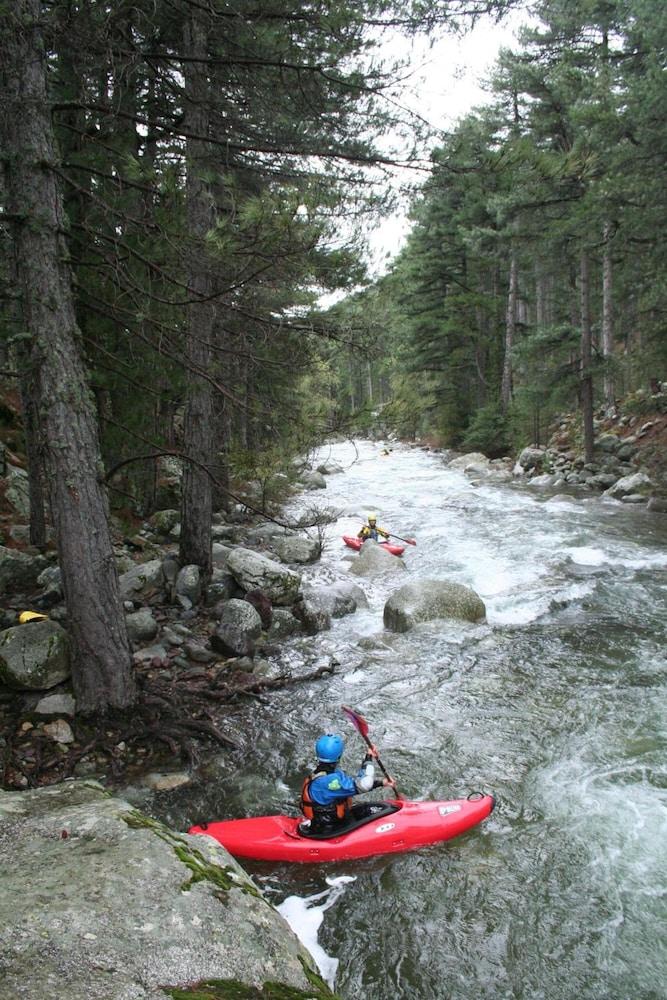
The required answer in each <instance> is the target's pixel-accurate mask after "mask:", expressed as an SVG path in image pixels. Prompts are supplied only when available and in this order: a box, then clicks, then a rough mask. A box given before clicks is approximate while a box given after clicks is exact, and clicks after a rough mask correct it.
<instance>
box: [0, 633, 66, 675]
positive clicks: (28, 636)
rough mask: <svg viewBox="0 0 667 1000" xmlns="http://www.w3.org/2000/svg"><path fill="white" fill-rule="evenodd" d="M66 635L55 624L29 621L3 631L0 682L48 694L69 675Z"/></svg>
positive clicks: (0, 653) (0, 647) (0, 649)
mask: <svg viewBox="0 0 667 1000" xmlns="http://www.w3.org/2000/svg"><path fill="white" fill-rule="evenodd" d="M69 656H70V650H69V641H68V637H67V632H65V630H64V628H63V627H62V626H61V625H59V624H58V622H53V621H43V622H29V623H28V624H27V625H17V626H16V627H15V628H8V629H6V630H5V631H4V632H0V683H2V684H6V685H7V687H10V688H14V689H16V690H20V691H23V690H27V691H45V690H48V689H49V688H52V687H55V685H56V684H60V683H61V682H62V681H64V680H66V679H67V678H68V677H69V675H70V659H69Z"/></svg>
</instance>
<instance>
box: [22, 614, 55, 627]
mask: <svg viewBox="0 0 667 1000" xmlns="http://www.w3.org/2000/svg"><path fill="white" fill-rule="evenodd" d="M48 617H49V616H48V615H42V614H40V613H39V611H22V612H21V614H20V615H19V621H20V623H21V625H25V624H26V623H27V622H45V621H47V620H48Z"/></svg>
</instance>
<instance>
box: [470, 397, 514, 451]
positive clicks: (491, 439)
mask: <svg viewBox="0 0 667 1000" xmlns="http://www.w3.org/2000/svg"><path fill="white" fill-rule="evenodd" d="M461 447H462V448H463V450H464V451H481V452H484V454H485V455H488V456H489V457H490V458H498V457H500V456H501V455H506V454H507V451H508V447H509V438H508V420H507V415H506V414H505V413H503V411H502V407H501V405H500V402H499V401H497V400H496V401H494V402H492V403H487V404H486V406H483V407H482V408H481V409H479V410H477V411H476V413H475V414H474V416H473V418H472V420H471V421H470V425H469V426H468V429H467V430H466V432H465V435H464V437H463V440H462V441H461Z"/></svg>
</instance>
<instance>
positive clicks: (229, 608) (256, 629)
mask: <svg viewBox="0 0 667 1000" xmlns="http://www.w3.org/2000/svg"><path fill="white" fill-rule="evenodd" d="M216 611H217V613H218V615H219V618H220V622H221V623H224V624H227V625H236V626H237V627H238V628H240V629H241V630H242V631H243V632H245V634H246V635H247V636H249V638H251V639H259V637H260V635H261V634H262V619H261V618H260V617H259V614H258V613H257V611H256V610H255V608H253V606H252V604H249V603H248V602H247V601H239V600H237V599H236V598H232V600H230V601H224V602H222V603H221V604H219V605H218V607H217V609H216Z"/></svg>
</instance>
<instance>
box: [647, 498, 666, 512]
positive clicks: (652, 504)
mask: <svg viewBox="0 0 667 1000" xmlns="http://www.w3.org/2000/svg"><path fill="white" fill-rule="evenodd" d="M647 509H648V510H650V511H653V513H655V514H667V497H651V498H650V499H649V502H648V507H647Z"/></svg>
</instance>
